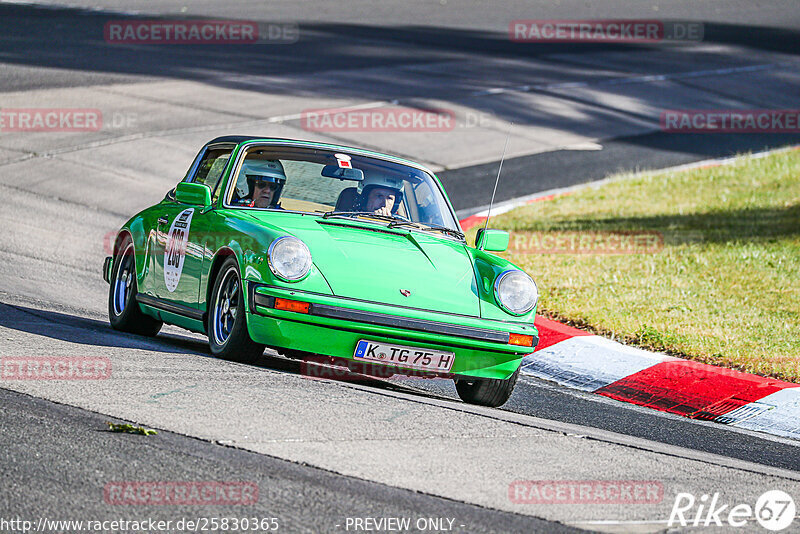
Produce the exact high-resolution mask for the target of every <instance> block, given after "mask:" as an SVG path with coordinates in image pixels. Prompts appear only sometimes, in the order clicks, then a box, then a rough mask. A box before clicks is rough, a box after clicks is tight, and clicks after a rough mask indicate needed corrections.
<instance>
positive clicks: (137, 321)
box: [108, 236, 164, 337]
mask: <svg viewBox="0 0 800 534" xmlns="http://www.w3.org/2000/svg"><path fill="white" fill-rule="evenodd" d="M118 250H120V251H121V252H120V253H119V254H117V255H116V256H114V263H113V266H112V268H111V277H110V280H111V282H110V284H109V289H108V322H109V323H111V328H113V329H114V330H119V331H120V332H128V333H130V334H138V335H141V336H150V337H152V336H155V335H156V334H158V331H159V330H161V327H162V326H163V325H164V323H163V322H162V321H159V320H158V319H155V318H153V317H150V316H149V315H147V314H145V313H144V312H143V311H142V310H141V308H139V306H138V305H137V304H136V293H137V284H136V256H135V252H134V249H133V241H132V240H131V238H130V236H126V237H125V239H123V241H122V243H121V244H120V247H119V249H118Z"/></svg>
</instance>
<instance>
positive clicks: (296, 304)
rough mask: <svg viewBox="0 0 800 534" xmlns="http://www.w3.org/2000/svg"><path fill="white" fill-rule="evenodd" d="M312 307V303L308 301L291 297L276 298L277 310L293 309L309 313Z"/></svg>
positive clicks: (293, 310)
mask: <svg viewBox="0 0 800 534" xmlns="http://www.w3.org/2000/svg"><path fill="white" fill-rule="evenodd" d="M310 308H311V304H310V303H308V302H301V301H299V300H289V299H278V298H276V299H275V309H276V310H284V311H291V312H297V313H308V310H309V309H310Z"/></svg>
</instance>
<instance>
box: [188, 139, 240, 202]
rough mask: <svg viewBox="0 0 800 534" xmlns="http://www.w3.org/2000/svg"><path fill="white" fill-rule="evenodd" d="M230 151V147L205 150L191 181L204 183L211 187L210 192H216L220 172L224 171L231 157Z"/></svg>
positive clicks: (220, 176)
mask: <svg viewBox="0 0 800 534" xmlns="http://www.w3.org/2000/svg"><path fill="white" fill-rule="evenodd" d="M231 151H232V149H230V148H215V149H212V150H209V151H208V152H206V153H205V155H204V156H203V159H202V160H200V164H199V165H198V166H197V171H196V172H195V175H194V179H193V180H191V181H192V182H194V183H198V184H205V185H207V186H208V187H210V188H211V191H212V193H214V192H216V189H217V185H219V181H220V179H221V178H222V173H223V172H225V167H227V166H228V160H230V158H231ZM215 196H216V195H215Z"/></svg>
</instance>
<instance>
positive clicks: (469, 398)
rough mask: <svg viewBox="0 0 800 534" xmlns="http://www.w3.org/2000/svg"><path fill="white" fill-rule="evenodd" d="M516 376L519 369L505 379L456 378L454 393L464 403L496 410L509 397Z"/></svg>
mask: <svg viewBox="0 0 800 534" xmlns="http://www.w3.org/2000/svg"><path fill="white" fill-rule="evenodd" d="M517 376H519V369H517V370H516V371H514V374H513V375H511V376H510V377H508V378H505V379H498V378H474V379H463V378H458V379H456V380H455V383H456V391H457V392H458V396H459V397H461V400H463V401H464V402H467V403H469V404H478V405H481V406H489V407H491V408H497V407H498V406H502V405H503V404H505V403H506V401H507V400H508V398H509V397H510V396H511V392H513V391H514V386H515V385H516V383H517Z"/></svg>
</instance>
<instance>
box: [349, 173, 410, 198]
mask: <svg viewBox="0 0 800 534" xmlns="http://www.w3.org/2000/svg"><path fill="white" fill-rule="evenodd" d="M365 174H366V176H365V177H364V179H363V180H361V181H360V182H359V183H358V192H359V193H362V194H363V193H364V190H365V189H366V188H368V187H385V188H387V189H393V190H395V191H397V195H398V197H399V196H400V194H401V193H402V191H403V181H404V180H403V179H402V178H401V177H400V176H398V175H396V174H387V173H384V172H382V171H369V173H365Z"/></svg>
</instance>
